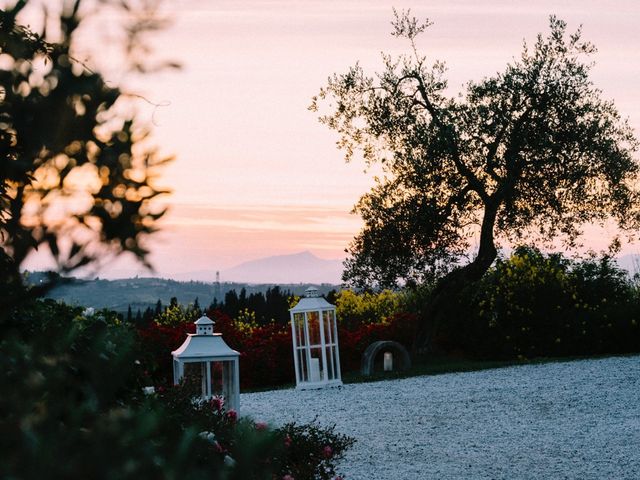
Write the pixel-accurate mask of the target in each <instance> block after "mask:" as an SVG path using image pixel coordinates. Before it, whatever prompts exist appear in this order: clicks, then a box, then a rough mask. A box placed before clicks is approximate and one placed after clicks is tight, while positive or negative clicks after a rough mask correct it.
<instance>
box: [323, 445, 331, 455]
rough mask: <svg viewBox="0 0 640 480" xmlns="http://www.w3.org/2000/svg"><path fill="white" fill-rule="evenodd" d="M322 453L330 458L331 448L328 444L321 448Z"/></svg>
mask: <svg viewBox="0 0 640 480" xmlns="http://www.w3.org/2000/svg"><path fill="white" fill-rule="evenodd" d="M322 455H324V458H331V455H333V449H332V448H331V447H330V446H329V445H327V446H326V447H324V449H323V450H322Z"/></svg>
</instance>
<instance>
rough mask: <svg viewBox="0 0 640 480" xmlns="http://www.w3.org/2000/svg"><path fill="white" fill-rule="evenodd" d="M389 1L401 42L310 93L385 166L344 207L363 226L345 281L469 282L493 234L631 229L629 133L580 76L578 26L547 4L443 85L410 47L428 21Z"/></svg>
mask: <svg viewBox="0 0 640 480" xmlns="http://www.w3.org/2000/svg"><path fill="white" fill-rule="evenodd" d="M394 13H395V21H394V22H393V26H394V32H393V35H395V36H398V37H403V38H405V39H408V41H409V44H410V47H411V53H410V54H407V55H403V56H400V57H399V58H392V57H391V56H387V55H383V62H384V68H383V70H382V71H381V72H380V73H378V74H376V75H375V76H368V75H367V74H365V72H364V71H363V69H362V67H361V66H360V65H358V64H356V65H355V66H354V67H352V68H351V69H350V70H349V71H348V72H347V73H345V74H341V75H333V76H332V77H331V78H330V79H329V81H328V85H327V86H326V87H324V88H322V89H321V90H320V93H319V95H318V96H317V97H314V99H313V103H312V105H311V109H312V110H315V111H318V110H319V109H320V108H323V109H324V110H323V112H322V113H323V114H322V116H321V117H320V121H321V122H322V123H324V124H325V125H327V126H328V127H329V128H331V129H333V130H335V131H336V132H337V133H338V134H339V136H340V140H339V142H338V146H339V148H341V149H343V150H344V151H345V156H346V159H347V161H348V160H350V159H351V158H352V157H353V155H354V153H357V152H360V153H361V154H362V156H363V157H364V160H365V161H366V162H367V163H368V164H369V165H371V164H373V163H376V162H379V163H380V164H381V165H382V170H383V172H384V173H383V175H381V176H380V177H379V178H376V182H375V185H374V187H373V188H372V189H371V191H370V192H368V193H366V194H364V195H363V196H362V197H361V198H360V200H359V202H358V203H357V205H356V206H355V209H354V210H355V212H357V213H358V214H360V215H361V216H362V218H363V220H364V228H363V229H362V231H361V232H360V233H359V234H358V235H357V236H356V238H355V239H354V240H353V242H352V243H351V245H350V247H349V249H348V253H349V255H350V256H349V258H348V259H347V261H346V265H345V266H346V270H345V274H344V279H345V280H346V281H347V282H348V283H350V284H352V285H354V286H356V287H367V286H378V287H379V286H395V285H397V284H398V282H400V283H403V282H405V283H406V282H414V281H415V282H421V281H424V280H426V279H430V278H435V277H437V276H440V278H441V280H440V281H439V283H438V285H439V287H437V288H436V293H435V296H434V299H435V298H436V297H438V294H439V292H440V291H441V290H449V291H452V290H453V291H455V290H459V287H460V285H461V284H464V283H468V282H470V281H475V280H478V279H479V278H480V277H481V276H482V275H483V274H484V273H485V272H486V270H487V269H488V268H489V266H490V265H491V263H492V262H493V261H494V259H495V258H496V254H497V241H499V240H508V241H512V242H517V241H522V240H531V239H534V240H541V241H543V242H549V241H550V240H553V239H556V238H561V239H563V240H564V241H565V242H566V243H567V244H568V245H572V246H573V245H575V244H576V242H577V241H578V240H579V238H580V235H581V233H582V228H583V227H584V225H585V224H587V223H589V222H605V221H606V220H607V219H610V218H614V219H615V220H616V221H617V223H618V225H619V226H620V227H621V228H622V229H628V230H631V229H633V228H635V227H637V225H638V208H637V206H638V194H639V192H638V182H637V181H638V172H639V170H638V163H637V161H636V160H635V159H634V156H633V155H634V152H635V151H636V149H637V147H638V142H637V140H636V138H635V136H634V133H633V130H632V129H631V127H630V126H629V125H628V123H627V121H626V120H624V119H622V118H621V117H620V115H619V113H618V111H617V109H616V107H615V105H614V104H613V102H611V101H608V100H604V99H603V98H602V93H601V91H600V90H599V89H598V88H596V87H595V86H594V84H593V82H592V81H591V79H590V77H589V73H590V69H591V67H592V63H590V61H589V60H588V59H589V56H590V55H591V54H593V53H594V52H595V48H594V46H593V45H592V44H590V43H588V42H585V41H583V40H582V35H581V31H580V29H578V30H577V31H576V32H575V33H572V34H569V33H567V26H566V23H565V22H564V21H562V20H560V19H558V18H556V17H553V16H552V17H551V18H550V25H549V27H550V30H549V33H548V34H547V35H546V36H545V35H542V34H539V35H538V37H537V39H536V41H535V43H534V44H533V45H528V44H526V43H525V45H524V48H523V51H522V54H521V55H520V57H519V58H518V59H515V60H514V61H512V62H511V63H509V64H508V65H507V67H506V68H505V70H504V71H503V72H501V73H497V74H495V75H493V76H490V77H486V78H484V79H482V80H480V81H477V82H469V83H467V84H466V88H465V91H464V92H462V93H461V94H460V95H458V96H451V95H450V94H449V91H448V89H447V81H446V79H445V71H446V69H445V65H444V64H443V63H442V62H439V61H436V62H435V63H429V62H428V60H427V58H426V57H425V56H423V55H421V54H420V53H419V52H418V48H417V45H416V38H417V37H418V35H419V34H421V33H422V32H423V31H424V30H425V29H426V28H427V27H428V26H429V24H430V23H429V22H428V21H427V22H425V23H421V22H420V21H418V20H417V19H416V18H415V17H412V16H411V15H410V12H402V13H400V14H399V13H397V12H395V11H394ZM327 109H328V113H326V111H327ZM473 242H477V249H476V251H475V253H474V254H473V256H472V257H473V258H472V259H471V261H470V262H468V263H465V261H464V259H465V257H467V256H468V255H469V254H470V252H471V250H472V247H474V246H476V245H473ZM443 273H446V275H445V276H442V275H441V274H443ZM439 274H440V275H439ZM456 285H457V287H456ZM434 302H435V300H434ZM434 302H432V303H434ZM435 303H438V302H435ZM431 314H432V315H433V314H434V312H431Z"/></svg>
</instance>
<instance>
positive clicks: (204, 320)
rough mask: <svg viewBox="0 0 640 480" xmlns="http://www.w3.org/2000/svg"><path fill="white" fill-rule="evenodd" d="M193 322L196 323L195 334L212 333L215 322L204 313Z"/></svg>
mask: <svg viewBox="0 0 640 480" xmlns="http://www.w3.org/2000/svg"><path fill="white" fill-rule="evenodd" d="M194 323H195V324H196V335H213V326H214V325H215V322H214V321H213V320H211V319H210V318H209V317H207V316H206V315H203V316H201V317H200V318H199V319H198V320H196V321H195V322H194Z"/></svg>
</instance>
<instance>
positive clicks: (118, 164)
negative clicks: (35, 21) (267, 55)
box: [0, 0, 167, 284]
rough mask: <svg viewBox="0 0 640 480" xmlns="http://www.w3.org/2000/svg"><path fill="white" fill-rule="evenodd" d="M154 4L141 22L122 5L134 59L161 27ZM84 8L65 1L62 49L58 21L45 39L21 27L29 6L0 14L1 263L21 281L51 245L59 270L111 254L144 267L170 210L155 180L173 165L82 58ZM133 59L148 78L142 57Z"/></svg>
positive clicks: (8, 276)
mask: <svg viewBox="0 0 640 480" xmlns="http://www.w3.org/2000/svg"><path fill="white" fill-rule="evenodd" d="M147 3H148V5H147V8H148V10H147V11H146V12H145V13H144V15H142V16H140V17H136V14H137V13H139V12H135V9H134V8H133V7H132V6H131V5H128V4H127V3H125V2H122V4H121V5H120V7H114V8H122V9H126V11H127V14H128V15H129V16H130V18H129V21H130V24H128V25H127V27H126V28H127V31H128V32H129V37H128V42H129V43H127V44H126V45H124V47H125V50H126V51H127V52H128V53H129V54H131V55H132V56H133V55H138V54H139V50H137V49H136V48H135V47H134V45H135V44H138V43H139V42H140V41H141V37H142V33H143V32H144V31H146V30H154V29H156V28H158V26H159V24H158V23H157V22H156V20H154V18H153V14H152V8H151V6H152V3H149V2H147ZM80 4H81V2H80V1H79V0H77V1H75V2H74V3H73V4H69V3H67V4H66V8H64V9H63V11H62V14H61V16H60V17H59V27H60V28H59V34H58V35H59V36H58V38H57V39H56V40H55V41H54V42H50V41H48V39H47V32H46V26H47V25H48V26H49V27H51V22H50V21H49V22H48V21H44V23H43V24H44V25H45V27H43V30H42V32H40V33H36V32H34V31H32V30H31V29H29V28H27V27H25V26H22V25H20V24H19V23H18V21H17V20H16V17H17V16H18V14H19V13H20V12H21V11H22V10H23V8H24V7H25V5H26V2H24V1H18V2H16V4H15V5H14V6H13V7H12V8H7V9H5V10H3V11H0V54H1V57H2V62H1V64H0V265H2V276H3V279H14V280H13V281H14V283H15V284H19V283H20V282H19V275H20V274H19V269H20V265H21V264H22V263H23V262H24V260H25V258H26V257H27V255H28V254H29V253H30V252H32V251H33V250H34V249H38V248H41V247H43V246H44V248H48V249H49V250H50V252H51V254H52V256H53V258H54V259H55V261H56V264H57V270H58V271H61V272H67V271H70V270H73V269H75V268H78V267H80V266H83V265H87V264H90V263H92V262H96V261H97V260H99V259H102V258H104V256H105V255H106V254H107V253H115V254H118V253H121V252H131V253H132V254H134V255H135V256H137V257H138V258H139V259H140V260H142V261H143V262H146V255H147V253H148V252H147V249H146V248H145V246H144V237H145V236H146V235H148V234H150V233H152V232H153V231H154V230H155V229H156V223H157V220H158V219H159V218H160V217H161V216H162V214H163V213H164V212H163V210H162V209H159V208H158V207H155V206H154V204H153V202H152V200H153V199H154V198H156V197H157V196H158V195H159V194H161V193H163V190H162V189H160V188H158V187H157V185H156V184H155V182H154V180H155V177H156V175H157V173H158V172H157V169H158V167H159V166H160V165H161V164H163V163H164V162H165V161H166V160H167V159H166V158H163V157H161V156H160V155H159V154H158V153H157V151H156V150H155V149H154V148H153V147H151V146H149V144H148V142H147V141H145V137H146V135H147V132H146V131H145V129H144V128H143V127H142V125H141V124H140V122H138V121H137V120H136V118H135V117H134V116H133V115H127V114H123V111H124V109H123V108H122V105H123V102H125V101H126V99H127V97H128V95H127V94H125V93H124V92H123V91H121V90H120V89H119V88H118V87H117V86H115V85H114V84H113V83H112V82H111V81H109V80H108V79H105V78H103V76H102V75H101V74H100V73H99V72H96V71H94V70H92V69H91V68H90V67H89V66H88V65H87V63H86V61H82V62H81V61H79V60H77V59H76V58H75V57H74V48H75V38H76V32H77V31H78V27H79V26H80V23H81V20H83V16H82V15H81V9H80ZM114 5H115V4H114ZM45 20H46V18H45ZM85 33H86V32H85ZM85 38H86V37H85ZM130 60H131V62H132V65H133V67H132V68H134V69H136V70H137V71H140V67H139V65H140V59H139V58H130ZM129 98H130V97H129Z"/></svg>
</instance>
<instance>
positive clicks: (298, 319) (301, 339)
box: [293, 313, 307, 345]
mask: <svg viewBox="0 0 640 480" xmlns="http://www.w3.org/2000/svg"><path fill="white" fill-rule="evenodd" d="M293 324H294V327H295V335H296V343H297V344H298V345H306V344H307V343H306V336H305V334H304V313H294V314H293Z"/></svg>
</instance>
